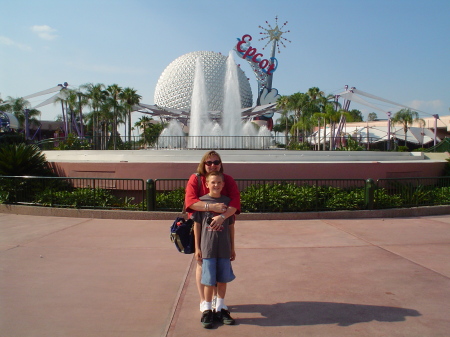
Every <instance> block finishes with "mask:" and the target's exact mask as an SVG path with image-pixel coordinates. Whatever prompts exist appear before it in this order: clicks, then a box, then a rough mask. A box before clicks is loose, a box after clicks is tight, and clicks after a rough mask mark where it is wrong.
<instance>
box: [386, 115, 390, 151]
mask: <svg viewBox="0 0 450 337" xmlns="http://www.w3.org/2000/svg"><path fill="white" fill-rule="evenodd" d="M387 116H388V131H387V138H388V143H387V150H388V151H390V150H391V112H390V111H388V112H387Z"/></svg>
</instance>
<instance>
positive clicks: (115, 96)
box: [106, 84, 122, 150]
mask: <svg viewBox="0 0 450 337" xmlns="http://www.w3.org/2000/svg"><path fill="white" fill-rule="evenodd" d="M106 92H107V93H108V97H107V99H106V100H107V102H108V105H109V107H111V108H112V111H113V125H112V136H113V138H114V139H113V141H114V150H115V149H116V145H117V127H118V125H119V114H120V112H121V109H120V104H119V101H120V97H119V96H120V93H121V92H122V88H121V87H119V86H118V85H117V84H111V85H109V86H108V87H107V88H106Z"/></svg>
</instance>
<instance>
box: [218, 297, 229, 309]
mask: <svg viewBox="0 0 450 337" xmlns="http://www.w3.org/2000/svg"><path fill="white" fill-rule="evenodd" d="M222 309H225V310H228V307H227V306H226V305H225V299H224V298H220V297H217V302H216V311H217V312H219V311H221V310H222Z"/></svg>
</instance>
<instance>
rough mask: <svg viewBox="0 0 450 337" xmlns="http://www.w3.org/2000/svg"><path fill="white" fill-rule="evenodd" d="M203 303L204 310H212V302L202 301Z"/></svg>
mask: <svg viewBox="0 0 450 337" xmlns="http://www.w3.org/2000/svg"><path fill="white" fill-rule="evenodd" d="M204 303H205V310H212V302H206V301H205V302H204Z"/></svg>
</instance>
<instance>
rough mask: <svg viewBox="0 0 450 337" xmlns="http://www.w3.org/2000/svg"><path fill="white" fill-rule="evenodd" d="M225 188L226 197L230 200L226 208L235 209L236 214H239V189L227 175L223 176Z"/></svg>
mask: <svg viewBox="0 0 450 337" xmlns="http://www.w3.org/2000/svg"><path fill="white" fill-rule="evenodd" d="M225 177H226V181H225V187H226V188H227V194H226V195H227V196H228V197H229V198H230V199H231V200H230V203H229V205H228V206H231V207H234V208H236V213H235V214H239V213H241V193H239V188H238V186H237V184H236V181H235V180H234V179H233V178H232V177H231V176H229V175H225Z"/></svg>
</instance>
